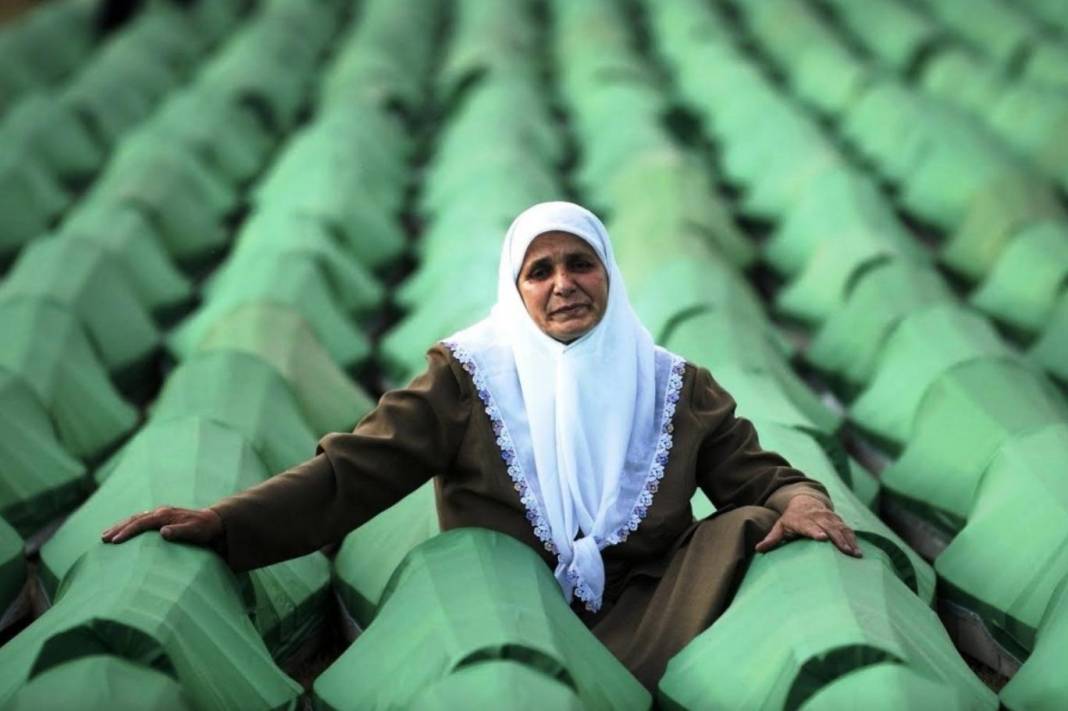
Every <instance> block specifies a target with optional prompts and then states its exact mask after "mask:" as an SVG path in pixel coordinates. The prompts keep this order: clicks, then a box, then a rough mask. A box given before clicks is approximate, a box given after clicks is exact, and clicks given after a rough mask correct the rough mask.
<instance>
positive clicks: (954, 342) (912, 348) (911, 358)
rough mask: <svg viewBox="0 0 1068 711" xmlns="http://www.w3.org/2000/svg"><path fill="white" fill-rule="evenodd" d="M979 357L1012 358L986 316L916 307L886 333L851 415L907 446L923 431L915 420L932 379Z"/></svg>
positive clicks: (947, 306)
mask: <svg viewBox="0 0 1068 711" xmlns="http://www.w3.org/2000/svg"><path fill="white" fill-rule="evenodd" d="M980 356H995V357H996V356H1003V357H1011V351H1010V350H1009V348H1008V346H1006V345H1005V343H1004V342H1003V341H1002V340H1001V339H1000V337H999V336H998V334H997V333H996V332H995V331H994V329H993V327H991V325H990V324H989V323H988V322H987V321H986V320H985V319H983V318H981V317H979V316H976V315H975V314H973V313H971V312H969V311H967V310H966V309H963V308H961V307H959V306H956V305H954V304H951V303H947V304H935V305H933V306H928V307H925V308H923V309H921V310H918V311H914V312H912V313H911V314H909V315H908V316H907V317H905V318H904V319H902V320H901V321H899V322H898V324H897V326H896V327H895V328H894V330H893V332H892V333H891V334H890V335H889V336H888V337H887V339H886V343H885V345H884V346H883V348H882V353H880V355H879V360H878V365H877V366H876V369H875V372H874V374H873V377H872V379H871V382H870V383H869V384H868V387H867V388H866V389H865V390H864V391H863V392H862V393H861V394H860V396H859V397H858V398H857V399H856V400H855V401H854V402H853V404H852V406H851V407H850V411H849V416H850V419H851V420H853V422H855V423H856V424H857V425H859V426H860V427H861V428H863V429H864V430H866V431H867V432H868V433H870V434H872V435H873V436H875V437H876V438H878V439H879V440H882V441H883V442H887V443H889V444H890V445H891V446H900V445H903V444H904V443H905V442H907V441H911V439H912V437H913V433H915V432H918V431H919V430H917V429H916V427H915V426H914V424H913V421H914V419H915V417H916V412H917V409H918V408H919V405H920V401H921V400H922V398H923V395H924V393H925V392H926V391H927V388H928V387H930V385H931V383H933V382H934V381H935V380H937V379H938V377H939V376H940V375H942V374H943V373H945V372H946V370H948V369H949V368H950V367H952V366H953V365H956V364H957V363H962V362H964V361H966V360H971V359H973V358H978V357H980Z"/></svg>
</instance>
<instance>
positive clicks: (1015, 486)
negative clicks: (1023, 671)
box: [935, 422, 1068, 657]
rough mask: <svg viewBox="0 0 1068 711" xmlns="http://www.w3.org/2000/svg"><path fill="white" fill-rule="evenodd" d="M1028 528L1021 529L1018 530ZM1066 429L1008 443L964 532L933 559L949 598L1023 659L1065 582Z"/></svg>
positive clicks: (1031, 434)
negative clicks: (978, 618) (972, 612)
mask: <svg viewBox="0 0 1068 711" xmlns="http://www.w3.org/2000/svg"><path fill="white" fill-rule="evenodd" d="M1021 522H1026V525H1021ZM1066 542H1068V423H1065V422H1061V423H1059V424H1056V425H1049V426H1048V427H1045V428H1042V429H1040V430H1032V431H1031V432H1029V433H1027V434H1020V435H1017V436H1014V437H1012V438H1011V439H1009V440H1007V441H1006V442H1005V443H1004V444H1003V445H1002V446H1001V447H1000V448H999V449H998V451H997V454H996V455H995V456H994V457H993V459H991V460H990V464H989V466H987V468H986V471H985V473H984V474H983V480H982V483H981V484H980V485H979V491H978V492H977V494H976V497H975V506H974V507H973V508H972V511H971V514H970V515H969V517H968V524H967V525H966V526H965V527H964V529H963V530H961V532H960V533H959V534H957V536H956V537H955V538H954V539H953V540H952V542H950V544H949V547H948V548H946V550H945V551H943V553H942V554H941V555H940V556H938V559H937V560H936V561H935V569H936V570H937V571H938V575H939V577H940V578H941V580H942V582H943V583H944V584H945V587H946V592H945V593H944V594H948V595H949V596H955V597H957V599H958V601H959V602H961V603H962V604H964V605H965V606H967V607H970V608H972V609H974V610H975V611H976V612H978V613H979V614H980V615H981V616H982V617H983V618H984V620H985V622H986V624H987V627H988V628H991V629H993V630H994V635H995V637H996V638H997V639H998V640H999V641H1000V642H1001V643H1002V644H1004V645H1005V646H1007V647H1008V648H1009V649H1011V650H1014V651H1015V652H1016V653H1017V654H1019V655H1020V656H1021V657H1025V656H1026V653H1027V652H1028V651H1030V650H1031V649H1032V648H1033V647H1034V641H1035V634H1036V633H1037V630H1038V627H1039V624H1040V623H1041V621H1042V615H1043V613H1044V612H1045V611H1046V608H1047V607H1049V604H1050V600H1051V598H1052V596H1053V591H1054V589H1055V588H1056V586H1057V584H1058V583H1059V582H1060V581H1061V580H1062V579H1064V578H1065V577H1066V576H1068V545H1066Z"/></svg>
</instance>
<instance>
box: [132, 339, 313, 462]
mask: <svg viewBox="0 0 1068 711" xmlns="http://www.w3.org/2000/svg"><path fill="white" fill-rule="evenodd" d="M186 415H198V416H201V417H207V418H210V419H212V420H215V421H217V422H220V423H222V424H225V425H228V426H230V427H232V428H234V429H235V430H237V431H238V432H240V433H241V434H242V435H243V436H244V437H245V439H247V440H248V441H249V442H251V443H252V445H253V447H254V448H255V449H256V451H257V453H258V454H259V455H260V459H261V460H263V463H264V464H265V465H266V466H267V470H268V471H270V472H271V473H277V472H280V471H282V470H284V469H288V468H289V467H292V466H294V465H296V464H299V463H300V462H303V461H304V460H305V459H308V458H309V457H311V456H312V455H313V454H314V453H315V435H314V433H312V431H311V430H310V429H309V428H308V425H307V424H306V423H305V421H304V419H303V417H302V416H301V414H300V407H299V406H298V405H297V401H296V399H295V398H294V397H293V393H292V392H291V391H290V389H289V387H288V385H287V384H286V381H285V379H284V378H283V377H282V376H281V375H279V374H278V371H276V370H275V369H274V368H272V367H271V366H270V365H269V364H268V363H267V362H265V361H263V360H261V359H260V358H259V357H258V356H254V355H250V354H248V353H241V352H239V351H213V352H209V353H197V354H196V355H194V356H192V357H191V358H189V359H187V360H186V361H184V362H183V363H182V364H181V365H179V366H178V367H177V368H176V369H175V370H174V371H173V372H172V373H171V375H170V377H169V378H167V382H166V383H164V385H163V390H161V391H160V394H159V398H158V399H157V400H156V403H155V406H154V407H153V410H152V414H151V419H150V424H152V423H156V422H164V421H166V420H167V419H170V418H176V417H183V416H186Z"/></svg>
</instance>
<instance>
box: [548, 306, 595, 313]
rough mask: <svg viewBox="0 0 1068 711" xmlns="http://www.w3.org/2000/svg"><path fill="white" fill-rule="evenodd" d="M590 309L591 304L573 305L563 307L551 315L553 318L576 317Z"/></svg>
mask: <svg viewBox="0 0 1068 711" xmlns="http://www.w3.org/2000/svg"><path fill="white" fill-rule="evenodd" d="M588 308H589V304H571V305H569V306H562V307H560V308H558V309H555V310H554V311H552V312H551V313H550V315H551V316H574V315H575V314H578V313H581V312H582V311H584V310H585V309H588Z"/></svg>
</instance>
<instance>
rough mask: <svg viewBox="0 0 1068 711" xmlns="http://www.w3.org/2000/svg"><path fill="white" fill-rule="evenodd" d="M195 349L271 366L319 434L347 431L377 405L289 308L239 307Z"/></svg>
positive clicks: (259, 305) (267, 305)
mask: <svg viewBox="0 0 1068 711" xmlns="http://www.w3.org/2000/svg"><path fill="white" fill-rule="evenodd" d="M199 350H200V351H239V352H243V353H249V354H251V355H254V356H256V357H258V358H259V359H261V360H263V361H264V362H266V363H269V364H270V365H271V366H272V367H273V368H274V369H275V370H276V371H278V373H279V375H281V376H282V377H283V378H284V379H285V381H286V383H288V384H289V388H290V390H291V391H292V392H293V395H294V397H295V398H296V400H297V402H298V404H299V405H300V410H301V413H302V414H303V415H304V419H305V420H306V421H307V423H308V425H309V426H310V427H311V429H312V430H313V431H314V432H315V433H316V434H317V435H322V434H326V433H327V432H345V431H349V430H351V429H353V427H355V425H356V423H357V422H359V421H360V419H361V418H362V417H363V416H364V415H366V414H367V413H368V412H370V411H371V410H372V409H373V408H374V406H375V401H374V400H373V399H372V398H371V397H370V396H369V395H367V393H365V392H364V391H363V389H361V388H360V387H359V386H358V385H356V383H354V382H353V381H352V380H350V379H349V377H348V376H347V375H345V373H344V372H343V371H342V370H341V369H340V368H338V366H337V365H336V364H335V363H334V362H333V361H332V360H330V355H329V354H328V353H327V352H326V350H325V349H324V348H323V347H322V345H320V344H319V341H318V339H317V338H316V336H315V332H314V331H312V329H311V327H310V326H309V325H308V323H307V322H306V321H305V320H304V318H303V317H302V316H301V315H300V313H299V312H297V311H296V310H294V309H292V308H290V307H288V306H275V305H273V304H249V305H246V306H239V307H237V308H236V309H234V310H233V311H232V312H230V314H228V315H227V316H224V317H223V318H221V319H219V321H218V323H216V324H215V326H214V327H212V329H211V330H210V331H208V333H207V335H206V336H205V337H204V340H203V341H201V343H200V348H199Z"/></svg>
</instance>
